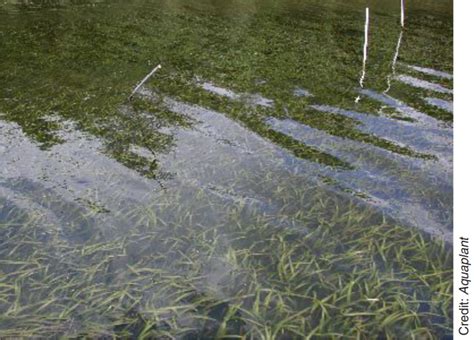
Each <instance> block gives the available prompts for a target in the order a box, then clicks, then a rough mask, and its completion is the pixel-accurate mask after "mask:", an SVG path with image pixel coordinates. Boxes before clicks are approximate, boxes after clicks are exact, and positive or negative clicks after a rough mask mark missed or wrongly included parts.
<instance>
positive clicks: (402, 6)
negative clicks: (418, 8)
mask: <svg viewBox="0 0 474 340" xmlns="http://www.w3.org/2000/svg"><path fill="white" fill-rule="evenodd" d="M400 25H402V27H405V1H404V0H400Z"/></svg>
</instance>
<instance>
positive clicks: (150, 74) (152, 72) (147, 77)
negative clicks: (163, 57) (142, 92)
mask: <svg viewBox="0 0 474 340" xmlns="http://www.w3.org/2000/svg"><path fill="white" fill-rule="evenodd" d="M160 68H161V65H157V66H156V67H155V68H154V69H153V70H151V72H150V73H148V74H147V75H146V77H145V78H143V80H142V81H141V82H140V83H139V84H138V85H137V86H136V87H135V88H134V89H133V91H132V94H131V95H130V96H129V97H128V100H132V98H133V95H134V94H135V93H137V91H138V90H139V89H140V87H142V86H143V84H145V83H146V81H147V80H148V79H150V77H151V76H152V75H153V74H154V73H155V72H156V71H158V70H159V69H160Z"/></svg>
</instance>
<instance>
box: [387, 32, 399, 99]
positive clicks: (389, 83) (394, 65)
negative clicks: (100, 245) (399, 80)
mask: <svg viewBox="0 0 474 340" xmlns="http://www.w3.org/2000/svg"><path fill="white" fill-rule="evenodd" d="M402 38H403V30H401V31H400V35H399V36H398V42H397V47H395V53H394V55H393V59H392V73H391V74H389V75H388V76H387V89H386V90H385V91H383V93H387V92H388V91H390V88H391V87H392V78H393V76H394V75H395V72H396V71H397V60H398V54H399V53H400V46H401V44H402Z"/></svg>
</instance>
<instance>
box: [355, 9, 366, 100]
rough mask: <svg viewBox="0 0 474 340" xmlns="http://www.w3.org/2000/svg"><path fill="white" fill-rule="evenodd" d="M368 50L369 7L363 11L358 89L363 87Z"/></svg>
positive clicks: (358, 98)
mask: <svg viewBox="0 0 474 340" xmlns="http://www.w3.org/2000/svg"><path fill="white" fill-rule="evenodd" d="M368 49H369V7H367V8H366V9H365V28H364V48H363V60H362V74H361V76H360V79H359V84H360V87H364V79H365V66H366V64H367V51H368ZM359 100H360V96H358V97H357V98H356V100H355V101H356V103H358V102H359Z"/></svg>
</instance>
